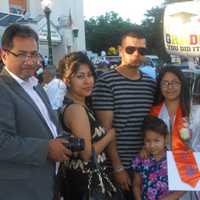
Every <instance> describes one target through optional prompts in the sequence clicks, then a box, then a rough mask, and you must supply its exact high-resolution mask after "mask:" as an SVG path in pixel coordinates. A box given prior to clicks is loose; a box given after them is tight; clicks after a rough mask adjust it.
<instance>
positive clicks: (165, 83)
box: [161, 81, 181, 88]
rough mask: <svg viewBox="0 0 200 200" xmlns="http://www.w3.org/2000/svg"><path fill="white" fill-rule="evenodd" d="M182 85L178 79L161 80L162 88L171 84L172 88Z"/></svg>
mask: <svg viewBox="0 0 200 200" xmlns="http://www.w3.org/2000/svg"><path fill="white" fill-rule="evenodd" d="M180 85H181V83H180V82H178V81H162V82H161V87H162V88H168V87H169V86H171V87H172V88H177V87H179V86H180Z"/></svg>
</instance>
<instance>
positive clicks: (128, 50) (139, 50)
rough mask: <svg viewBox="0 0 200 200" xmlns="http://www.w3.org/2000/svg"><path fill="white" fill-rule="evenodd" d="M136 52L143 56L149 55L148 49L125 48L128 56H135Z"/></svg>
mask: <svg viewBox="0 0 200 200" xmlns="http://www.w3.org/2000/svg"><path fill="white" fill-rule="evenodd" d="M135 51H138V53H139V54H140V55H142V56H144V55H147V49H146V48H144V47H134V46H127V47H126V48H125V52H126V53H127V54H133V53H134V52H135Z"/></svg>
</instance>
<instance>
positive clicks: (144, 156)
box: [140, 147, 149, 159]
mask: <svg viewBox="0 0 200 200" xmlns="http://www.w3.org/2000/svg"><path fill="white" fill-rule="evenodd" d="M140 157H141V158H142V159H147V158H148V157H149V152H148V151H147V149H146V148H145V147H143V148H142V150H141V151H140Z"/></svg>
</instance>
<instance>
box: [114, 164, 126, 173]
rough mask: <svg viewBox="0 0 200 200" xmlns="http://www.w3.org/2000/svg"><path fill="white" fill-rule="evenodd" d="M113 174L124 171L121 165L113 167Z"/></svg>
mask: <svg viewBox="0 0 200 200" xmlns="http://www.w3.org/2000/svg"><path fill="white" fill-rule="evenodd" d="M113 171H114V172H121V171H124V167H123V166H122V165H119V166H117V167H115V168H114V169H113Z"/></svg>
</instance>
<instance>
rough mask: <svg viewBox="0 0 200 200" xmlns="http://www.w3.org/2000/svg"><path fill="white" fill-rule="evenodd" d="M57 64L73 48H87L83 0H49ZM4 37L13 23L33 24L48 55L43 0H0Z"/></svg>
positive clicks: (0, 28)
mask: <svg viewBox="0 0 200 200" xmlns="http://www.w3.org/2000/svg"><path fill="white" fill-rule="evenodd" d="M49 1H51V3H52V7H51V14H50V24H51V25H50V28H51V40H52V51H53V63H54V64H55V65H56V64H57V63H58V61H59V59H60V58H61V57H62V56H63V55H65V54H66V53H69V52H71V51H76V50H80V51H85V28H84V15H83V0H49ZM0 5H1V6H0V37H1V35H2V33H3V31H4V30H5V28H6V27H7V26H8V25H9V24H12V23H22V24H27V25H30V26H31V27H32V28H33V29H35V30H36V32H37V33H38V35H39V38H40V52H41V54H42V55H43V56H48V42H47V22H46V17H45V14H44V12H43V9H42V4H41V0H0Z"/></svg>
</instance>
